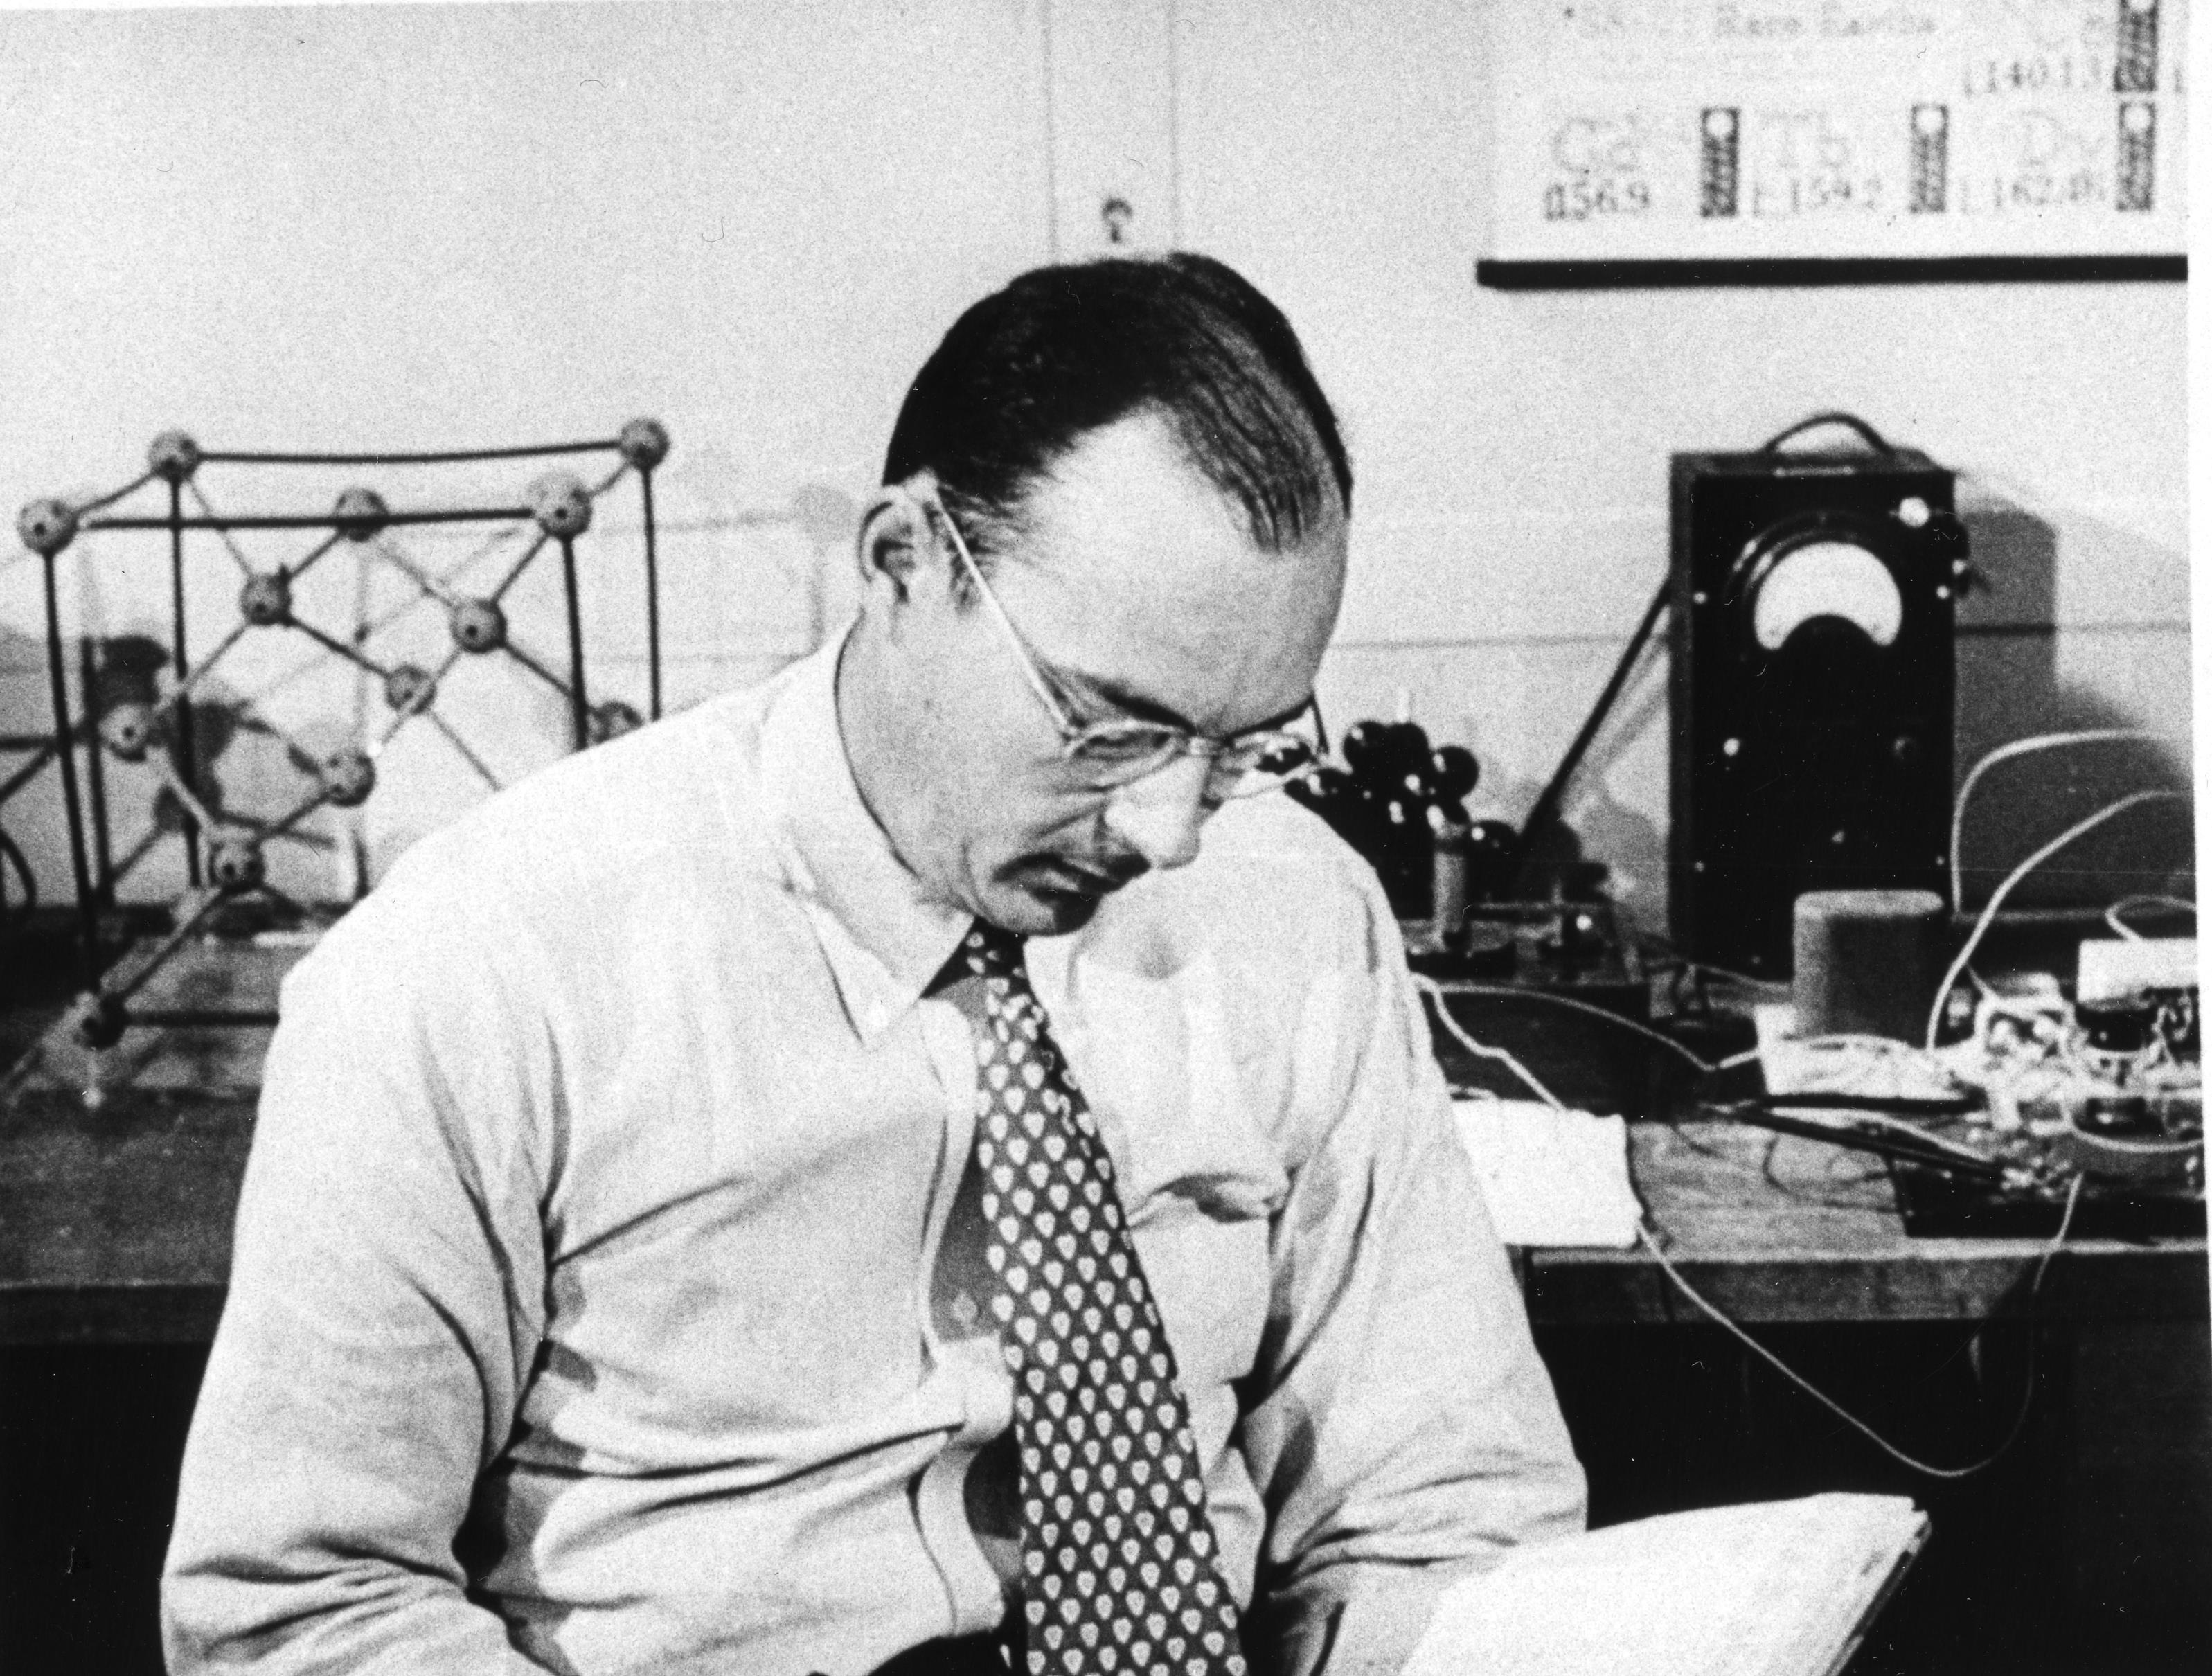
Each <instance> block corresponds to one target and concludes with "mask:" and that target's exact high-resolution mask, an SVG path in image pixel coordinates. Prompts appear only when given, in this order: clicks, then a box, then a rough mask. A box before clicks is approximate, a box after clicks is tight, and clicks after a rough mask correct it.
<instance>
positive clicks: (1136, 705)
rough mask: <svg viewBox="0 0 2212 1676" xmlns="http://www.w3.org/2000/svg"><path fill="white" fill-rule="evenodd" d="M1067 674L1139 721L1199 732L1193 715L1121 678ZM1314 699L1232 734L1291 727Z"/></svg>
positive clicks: (1085, 688) (1308, 698)
mask: <svg viewBox="0 0 2212 1676" xmlns="http://www.w3.org/2000/svg"><path fill="white" fill-rule="evenodd" d="M1063 678H1064V679H1065V680H1066V681H1067V682H1068V683H1069V684H1071V685H1073V686H1078V687H1080V688H1081V689H1083V691H1084V692H1085V693H1086V694H1088V695H1091V696H1092V697H1095V698H1097V699H1098V700H1099V701H1101V702H1103V703H1106V704H1110V705H1112V706H1113V707H1115V709H1116V710H1119V711H1121V713H1122V714H1125V715H1128V716H1133V717H1135V718H1136V719H1137V720H1139V721H1156V722H1161V723H1164V724H1165V725H1166V726H1170V727H1177V728H1181V729H1182V731H1183V732H1186V733H1189V734H1194V735H1195V734H1197V733H1198V732H1199V729H1198V727H1197V726H1196V724H1194V722H1192V720H1190V718H1189V717H1188V716H1185V715H1182V714H1180V713H1178V712H1176V711H1175V710H1171V709H1170V708H1169V707H1167V706H1166V705H1164V704H1159V703H1156V702H1154V701H1152V700H1151V699H1149V698H1146V696H1145V695H1143V694H1142V693H1136V692H1132V691H1130V690H1129V689H1127V687H1125V686H1123V685H1121V683H1119V682H1116V681H1096V680H1092V679H1091V678H1090V677H1085V676H1066V677H1063ZM1312 702H1313V699H1312V697H1311V695H1308V696H1307V697H1304V698H1302V699H1300V700H1299V701H1297V703H1296V704H1293V705H1291V707H1290V708H1288V709H1287V710H1284V711H1281V712H1279V714H1275V715H1272V716H1269V717H1267V719H1266V720H1262V721H1255V722H1254V723H1253V724H1252V726H1249V727H1242V728H1239V729H1237V732H1235V733H1232V734H1231V735H1230V736H1229V737H1230V738H1243V737H1244V736H1245V735H1246V734H1248V733H1270V732H1274V731H1275V730H1276V729H1277V728H1279V727H1287V726H1289V725H1290V724H1291V723H1292V722H1294V721H1296V720H1297V719H1298V718H1299V717H1300V716H1302V715H1304V714H1305V713H1306V708H1307V707H1308V706H1309V705H1310V704H1311V703H1312Z"/></svg>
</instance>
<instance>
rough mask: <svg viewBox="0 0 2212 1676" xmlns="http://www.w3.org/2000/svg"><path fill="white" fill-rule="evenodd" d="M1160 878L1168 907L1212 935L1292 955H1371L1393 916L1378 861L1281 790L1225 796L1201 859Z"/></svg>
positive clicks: (1163, 901)
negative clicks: (1257, 795)
mask: <svg viewBox="0 0 2212 1676" xmlns="http://www.w3.org/2000/svg"><path fill="white" fill-rule="evenodd" d="M1158 886H1159V890H1160V897H1161V905H1162V907H1163V908H1165V909H1166V910H1167V911H1168V912H1169V913H1170V914H1174V915H1175V916H1176V917H1177V918H1180V919H1184V920H1186V921H1187V923H1188V925H1189V926H1190V928H1191V929H1193V930H1197V931H1202V932H1205V933H1206V935H1207V936H1208V938H1209V940H1218V939H1220V938H1230V939H1231V940H1232V941H1234V942H1235V943H1236V944H1238V945H1239V946H1241V947H1243V948H1245V949H1246V950H1248V951H1264V950H1271V949H1272V950H1279V952H1280V953H1281V954H1282V955H1283V956H1285V957H1299V958H1304V959H1308V960H1310V959H1313V958H1316V957H1320V956H1334V955H1353V956H1355V957H1358V958H1361V959H1363V960H1364V959H1367V958H1371V955H1372V950H1371V946H1370V945H1371V944H1372V942H1373V939H1374V937H1375V933H1376V930H1377V928H1378V926H1379V925H1380V923H1381V922H1382V921H1383V920H1387V919H1388V918H1389V908H1388V905H1387V903H1386V902H1385V900H1384V898H1383V891H1382V887H1381V885H1380V884H1379V883H1378V882H1377V880H1376V877H1375V872H1374V870H1373V869H1372V868H1371V867H1370V866H1369V865H1367V863H1366V862H1365V861H1364V860H1363V859H1361V858H1360V856H1359V855H1358V853H1357V852H1356V851H1354V850H1353V849H1352V847H1350V846H1349V845H1347V844H1346V843H1345V842H1344V841H1343V840H1342V839H1340V838H1339V837H1338V836H1337V835H1336V834H1335V833H1334V832H1333V831H1331V830H1330V829H1329V828H1328V825H1327V824H1326V823H1324V822H1322V819H1321V818H1320V817H1318V816H1316V815H1315V814H1314V813H1313V811H1310V810H1309V809H1307V808H1305V807H1304V805H1300V804H1299V803H1297V802H1296V801H1295V800H1294V799H1291V798H1288V797H1285V796H1280V795H1276V796H1270V797H1264V798H1253V799H1243V800H1240V801H1237V802H1235V803H1231V804H1228V805H1225V806H1224V807H1223V808H1222V810H1221V811H1220V812H1219V813H1218V815H1216V816H1215V817H1214V818H1213V820H1212V822H1210V823H1208V825H1207V827H1206V835H1205V839H1204V842H1203V844H1202V845H1201V847H1200V851H1199V855H1198V859H1196V860H1195V861H1194V862H1193V863H1192V864H1191V865H1189V866H1188V867H1186V868H1182V869H1179V870H1177V871H1176V872H1173V873H1170V874H1167V875H1164V877H1161V878H1160V879H1159V880H1158Z"/></svg>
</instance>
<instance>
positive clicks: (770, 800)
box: [761, 636, 969, 1047]
mask: <svg viewBox="0 0 2212 1676" xmlns="http://www.w3.org/2000/svg"><path fill="white" fill-rule="evenodd" d="M843 648H844V641H843V637H842V636H841V637H840V638H839V639H837V640H836V641H831V642H829V644H828V645H826V646H824V647H823V648H822V649H821V650H820V651H818V652H816V653H812V654H811V655H810V656H809V657H807V658H805V659H802V660H801V661H800V663H799V665H797V666H796V667H795V668H794V669H793V671H791V677H790V679H789V680H788V682H787V683H786V684H785V686H784V689H783V690H782V691H781V693H780V694H778V695H777V696H776V699H775V703H774V704H773V705H772V706H771V707H770V708H769V713H768V714H767V716H766V717H765V718H764V719H763V723H762V727H761V779H762V789H763V793H764V794H765V799H766V804H767V808H768V810H769V814H770V817H771V819H772V820H773V822H774V823H775V835H776V847H777V852H778V858H779V859H780V860H781V863H782V866H783V872H784V877H785V880H786V883H787V884H788V885H789V887H790V888H791V890H792V891H793V894H794V895H795V896H797V897H798V898H799V901H800V902H801V903H802V904H803V905H804V906H805V910H806V914H807V918H808V920H810V922H811V924H812V926H813V928H814V934H815V938H816V939H817V941H818V942H819V943H820V944H821V946H822V952H823V957H824V958H825V959H826V960H827V961H828V962H829V971H830V975H831V976H832V977H833V978H834V979H835V980H836V985H837V993H838V998H839V999H841V1000H842V1002H843V1003H844V1005H845V1014H846V1017H847V1018H848V1020H849V1021H850V1022H851V1023H852V1026H853V1029H854V1032H855V1033H856V1034H857V1035H859V1036H860V1039H861V1041H863V1042H865V1043H866V1044H867V1045H869V1046H871V1047H872V1046H873V1045H874V1044H875V1043H876V1041H878V1040H879V1039H880V1038H881V1037H882V1036H883V1035H884V1032H885V1031H887V1030H889V1029H890V1027H891V1026H892V1024H894V1023H896V1022H897V1021H898V1019H899V1018H901V1017H903V1016H904V1015H905V1013H906V1012H907V1011H908V1009H909V1008H911V1007H912V1006H913V1005H915V1002H916V1001H917V1000H919V999H921V992H922V991H923V989H924V988H926V987H927V986H928V984H929V981H930V980H931V979H933V977H935V976H936V975H937V973H938V970H939V969H940V968H941V967H942V966H943V965H944V964H945V962H946V961H947V960H948V959H950V958H951V955H952V951H953V950H954V949H956V948H957V947H958V946H959V943H960V939H961V938H962V937H963V936H964V935H965V934H966V933H967V930H968V926H969V915H968V914H964V913H963V912H961V911H959V910H958V909H957V908H951V907H948V906H947V905H945V904H944V903H941V902H933V901H930V900H929V899H927V897H926V896H924V895H923V893H922V888H921V880H920V879H918V878H916V877H915V875H914V874H913V872H912V871H909V870H908V867H907V866H906V865H905V864H904V863H903V862H902V861H901V860H900V859H898V857H897V855H896V853H894V852H893V851H892V849H891V845H890V839H889V837H887V836H886V835H885V834H884V829H882V828H881V827H880V826H878V825H877V824H876V820H875V817H873V816H872V815H871V814H870V813H869V812H868V808H867V805H866V804H865V803H863V802H861V800H860V787H859V786H857V785H856V784H855V783H854V780H853V768H852V762H851V760H850V759H849V758H848V756H846V754H845V741H844V736H843V733H842V731H841V730H840V728H839V726H838V724H837V660H838V658H839V656H840V654H841V653H842V651H843Z"/></svg>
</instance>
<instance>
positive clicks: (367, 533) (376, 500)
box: [331, 489, 392, 541]
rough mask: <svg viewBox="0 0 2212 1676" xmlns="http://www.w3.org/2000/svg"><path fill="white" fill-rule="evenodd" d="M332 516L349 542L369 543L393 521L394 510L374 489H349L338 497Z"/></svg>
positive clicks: (339, 530) (341, 533) (339, 531)
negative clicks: (368, 541)
mask: <svg viewBox="0 0 2212 1676" xmlns="http://www.w3.org/2000/svg"><path fill="white" fill-rule="evenodd" d="M331 516H332V517H333V518H334V519H337V526H338V533H339V534H340V535H342V536H343V537H345V538H346V539H347V540H348V541H367V540H368V539H369V538H370V537H373V536H374V535H376V534H377V533H379V532H380V531H381V530H382V529H383V528H384V526H385V525H387V524H389V523H390V522H391V521H392V508H391V507H387V506H386V505H385V504H384V497H383V496H382V495H379V494H378V493H377V492H376V491H375V490H374V489H348V490H346V492H345V493H344V494H343V495H339V496H338V502H337V506H336V507H334V508H333V509H332V511H331Z"/></svg>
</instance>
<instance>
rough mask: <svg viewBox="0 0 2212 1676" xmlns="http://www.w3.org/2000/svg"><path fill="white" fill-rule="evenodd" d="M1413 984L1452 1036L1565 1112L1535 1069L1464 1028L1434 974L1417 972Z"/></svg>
mask: <svg viewBox="0 0 2212 1676" xmlns="http://www.w3.org/2000/svg"><path fill="white" fill-rule="evenodd" d="M1413 987H1414V988H1415V989H1417V990H1419V992H1420V993H1421V997H1422V999H1425V1000H1426V1001H1427V1002H1428V1003H1429V1004H1430V1005H1431V1006H1433V1007H1434V1008H1435V1009H1436V1013H1437V1017H1438V1018H1440V1019H1442V1020H1443V1027H1444V1029H1447V1030H1449V1031H1450V1032H1451V1035H1452V1039H1453V1040H1454V1041H1456V1042H1458V1043H1459V1045H1460V1046H1461V1047H1462V1048H1466V1049H1467V1051H1468V1053H1470V1054H1477V1055H1479V1056H1480V1057H1481V1058H1483V1059H1486V1060H1497V1061H1498V1063H1499V1064H1501V1065H1503V1066H1504V1067H1505V1068H1506V1069H1507V1070H1508V1071H1510V1072H1512V1073H1513V1074H1514V1075H1515V1076H1516V1077H1518V1078H1520V1079H1521V1080H1522V1082H1524V1083H1526V1084H1528V1086H1529V1087H1530V1088H1532V1089H1534V1090H1535V1091H1536V1096H1537V1098H1539V1099H1540V1100H1541V1101H1542V1102H1544V1103H1545V1104H1546V1105H1547V1106H1549V1107H1551V1108H1552V1109H1553V1110H1554V1111H1562V1112H1563V1111H1565V1110H1566V1105H1565V1102H1563V1101H1561V1100H1560V1098H1559V1096H1558V1095H1556V1094H1554V1093H1553V1092H1552V1090H1549V1089H1548V1088H1546V1087H1545V1086H1544V1084H1542V1083H1541V1081H1540V1080H1538V1078H1536V1076H1535V1075H1534V1073H1533V1072H1531V1071H1530V1070H1529V1069H1528V1066H1525V1065H1523V1064H1522V1063H1521V1061H1520V1060H1516V1059H1515V1058H1514V1057H1513V1055H1512V1054H1509V1053H1507V1052H1506V1051H1505V1049H1504V1048H1492V1046H1491V1045H1490V1044H1489V1043H1488V1042H1485V1041H1476V1040H1475V1039H1474V1037H1473V1036H1471V1035H1468V1033H1467V1032H1466V1031H1465V1030H1464V1029H1461V1028H1460V1022H1459V1020H1458V1019H1456V1018H1455V1017H1452V1016H1451V1009H1450V1008H1449V1006H1447V1005H1444V992H1443V986H1442V985H1440V984H1439V983H1437V981H1436V980H1435V979H1434V978H1425V977H1422V976H1421V975H1419V974H1418V973H1416V974H1415V975H1414V976H1413Z"/></svg>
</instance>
